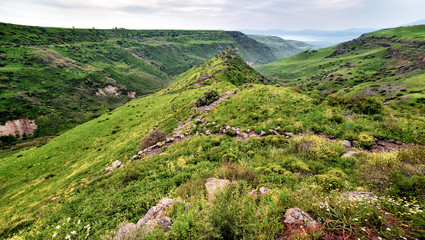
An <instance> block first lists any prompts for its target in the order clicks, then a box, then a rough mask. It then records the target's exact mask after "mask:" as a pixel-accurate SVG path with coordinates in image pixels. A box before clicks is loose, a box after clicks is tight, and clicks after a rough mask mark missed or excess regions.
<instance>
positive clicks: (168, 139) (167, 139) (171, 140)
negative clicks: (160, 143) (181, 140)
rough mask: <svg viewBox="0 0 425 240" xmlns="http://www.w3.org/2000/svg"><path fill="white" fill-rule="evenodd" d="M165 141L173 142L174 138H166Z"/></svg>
mask: <svg viewBox="0 0 425 240" xmlns="http://www.w3.org/2000/svg"><path fill="white" fill-rule="evenodd" d="M165 142H166V143H170V142H174V138H166V139H165Z"/></svg>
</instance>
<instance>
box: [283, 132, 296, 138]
mask: <svg viewBox="0 0 425 240" xmlns="http://www.w3.org/2000/svg"><path fill="white" fill-rule="evenodd" d="M285 136H287V137H293V136H294V134H293V133H291V132H285Z"/></svg>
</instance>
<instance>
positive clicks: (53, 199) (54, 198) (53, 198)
mask: <svg viewBox="0 0 425 240" xmlns="http://www.w3.org/2000/svg"><path fill="white" fill-rule="evenodd" d="M58 198H59V197H58V196H56V197H52V199H50V201H55V200H56V199H58Z"/></svg>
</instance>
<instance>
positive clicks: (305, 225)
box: [283, 207, 320, 239]
mask: <svg viewBox="0 0 425 240" xmlns="http://www.w3.org/2000/svg"><path fill="white" fill-rule="evenodd" d="M283 222H284V223H285V226H286V231H285V233H284V235H285V237H286V238H289V239H293V237H294V236H299V234H301V233H304V232H306V233H308V234H312V230H313V231H314V232H316V231H318V230H319V229H320V225H319V223H317V222H316V221H315V220H314V219H313V218H312V217H311V216H310V215H309V214H308V213H306V212H304V211H302V210H301V209H299V208H298V207H295V208H290V209H288V210H287V211H286V213H285V220H283Z"/></svg>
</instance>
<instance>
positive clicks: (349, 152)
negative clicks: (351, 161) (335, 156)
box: [341, 151, 357, 158]
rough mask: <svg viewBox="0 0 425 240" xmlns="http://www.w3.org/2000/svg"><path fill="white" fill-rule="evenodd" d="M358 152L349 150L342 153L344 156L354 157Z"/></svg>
mask: <svg viewBox="0 0 425 240" xmlns="http://www.w3.org/2000/svg"><path fill="white" fill-rule="evenodd" d="M356 153H357V152H356V151H348V152H346V153H344V154H342V156H341V157H342V158H347V157H352V156H354V154H356Z"/></svg>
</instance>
